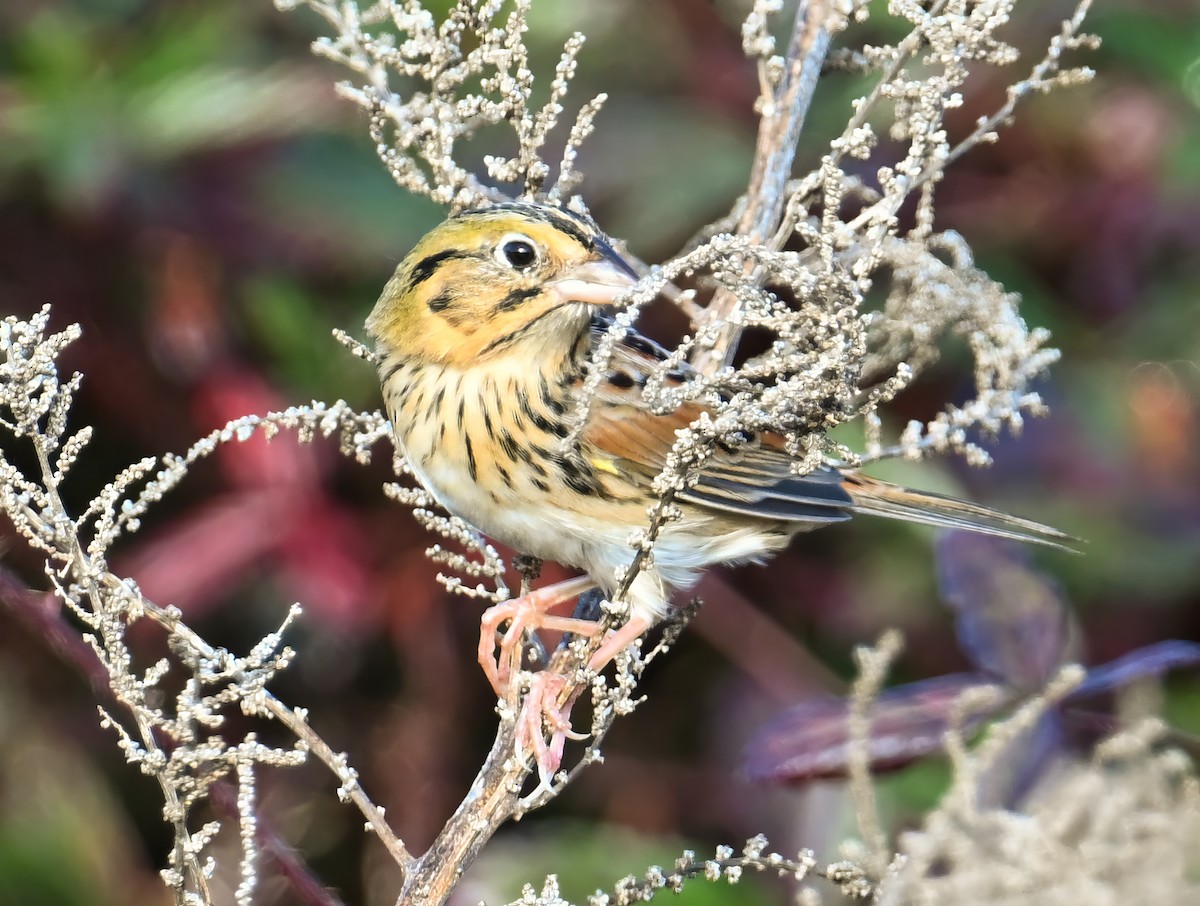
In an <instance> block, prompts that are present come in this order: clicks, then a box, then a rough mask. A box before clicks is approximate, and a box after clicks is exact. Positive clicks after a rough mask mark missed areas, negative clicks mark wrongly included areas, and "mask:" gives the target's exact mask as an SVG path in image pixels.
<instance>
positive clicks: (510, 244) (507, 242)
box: [496, 234, 538, 271]
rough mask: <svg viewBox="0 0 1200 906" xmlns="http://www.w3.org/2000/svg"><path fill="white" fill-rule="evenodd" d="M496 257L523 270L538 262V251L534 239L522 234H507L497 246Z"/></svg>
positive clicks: (501, 261) (503, 262) (502, 262)
mask: <svg viewBox="0 0 1200 906" xmlns="http://www.w3.org/2000/svg"><path fill="white" fill-rule="evenodd" d="M496 257H497V258H498V259H499V261H500V263H501V264H506V265H508V266H509V267H512V268H516V269H517V270H519V271H523V270H525V269H527V268H530V267H533V265H535V264H537V260H538V253H537V249H536V248H535V247H534V244H533V240H531V239H530V238H529V237H528V236H522V235H520V234H517V235H513V236H505V237H504V238H503V239H502V240H500V244H499V245H498V246H497V247H496Z"/></svg>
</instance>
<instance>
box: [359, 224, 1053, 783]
mask: <svg viewBox="0 0 1200 906" xmlns="http://www.w3.org/2000/svg"><path fill="white" fill-rule="evenodd" d="M637 280H638V274H637V272H636V271H635V270H634V269H633V268H632V267H631V266H630V264H629V263H628V262H627V261H625V260H624V259H623V258H622V257H621V256H620V255H619V254H618V253H617V252H616V250H615V249H614V247H613V243H612V242H611V241H610V240H609V239H608V238H607V237H606V236H605V234H604V233H603V232H602V231H601V230H600V229H599V228H598V227H597V226H596V224H595V223H594V222H593V221H592V220H591V219H590V218H588V217H586V216H584V215H582V214H580V213H577V212H574V211H572V210H569V209H566V208H562V207H556V206H551V205H546V204H539V203H530V202H511V203H501V204H494V205H491V206H488V207H482V208H477V209H474V210H468V211H464V212H461V213H458V214H454V215H452V216H451V217H449V218H448V219H447V220H445V221H444V222H442V223H441V224H440V225H439V226H437V227H435V228H434V229H433V230H431V231H430V232H429V233H428V234H426V235H425V236H424V237H423V238H422V239H421V240H420V241H419V242H418V243H417V245H416V246H415V248H413V250H412V251H411V252H410V253H409V254H408V255H407V257H405V258H404V260H403V261H401V262H400V265H399V266H398V267H397V268H396V271H395V273H394V275H393V276H392V278H391V279H390V280H389V281H388V283H387V285H386V286H385V287H384V290H383V293H382V295H381V296H380V298H379V301H378V302H377V304H376V305H375V307H374V310H373V311H372V312H371V314H370V316H369V318H368V319H367V322H366V330H367V332H368V334H369V335H370V336H371V337H372V338H373V339H374V341H375V343H376V360H377V362H378V367H379V375H380V380H381V385H382V391H383V399H384V402H385V405H386V409H387V414H388V417H389V418H390V420H391V423H392V425H393V427H394V429H395V436H396V440H397V442H398V445H399V447H400V450H401V452H402V453H403V455H404V457H405V458H406V460H407V463H408V465H409V467H410V468H411V469H412V472H413V473H414V474H415V475H416V477H417V479H418V480H419V481H420V482H421V484H422V485H423V486H424V487H425V489H426V490H428V492H429V493H430V494H432V495H433V497H434V498H436V500H437V501H438V503H440V504H441V505H442V506H443V507H445V509H447V510H448V511H450V512H451V513H453V514H455V515H457V516H459V517H461V518H462V519H464V520H465V521H466V522H468V523H470V524H471V525H472V526H474V527H475V528H477V529H478V530H479V531H480V532H482V533H483V534H485V535H487V536H489V537H491V538H492V539H494V540H496V541H499V542H501V543H503V544H505V545H508V546H509V547H511V548H513V549H515V550H517V551H520V552H521V553H524V554H527V555H530V556H533V557H537V558H539V559H542V560H551V561H555V562H558V563H560V564H563V565H565V566H569V567H574V568H576V569H578V570H580V571H581V575H580V576H579V577H578V578H574V579H570V580H567V581H565V582H561V583H558V584H556V585H551V586H548V587H545V588H539V589H535V590H533V591H532V592H530V593H529V594H528V595H525V596H524V597H521V598H517V599H514V600H512V601H508V602H505V603H503V604H500V605H497V606H495V607H493V608H491V609H490V610H489V611H488V612H487V613H486V614H485V615H484V618H483V620H482V624H481V632H480V644H479V660H480V663H481V665H482V666H483V668H484V671H485V673H486V674H487V676H488V678H489V680H490V681H491V683H492V685H493V687H494V688H495V690H496V692H497V694H498V695H500V696H502V697H503V696H505V695H508V694H509V692H510V691H511V685H512V678H513V676H514V674H515V672H516V669H517V666H518V664H519V658H520V649H521V643H522V641H523V639H524V637H525V633H526V631H529V630H535V629H538V628H549V629H558V630H564V631H570V632H574V633H580V634H585V635H593V634H595V633H596V632H597V624H596V623H594V622H592V621H588V620H580V619H574V618H571V617H563V616H556V615H554V614H552V613H551V610H552V609H553V608H554V607H556V606H558V605H559V604H562V603H565V602H566V601H568V600H570V599H572V598H574V597H577V596H578V595H579V594H581V593H582V592H584V591H586V590H588V589H591V588H594V587H598V588H599V589H600V590H601V592H603V593H604V594H605V595H606V596H611V595H612V594H614V593H615V591H616V590H617V580H616V577H617V575H618V574H619V573H620V571H621V570H622V569H623V568H624V567H626V566H628V564H629V563H630V561H631V559H632V557H633V551H632V549H631V546H630V542H629V539H630V535H631V533H632V532H634V531H635V530H637V529H644V528H645V527H646V526H647V523H648V516H647V511H648V508H650V507H651V506H652V505H654V504H655V503H656V500H657V495H656V492H655V490H654V479H655V478H656V476H658V475H659V474H660V473H661V472H662V471H663V469H664V467H665V466H666V463H667V457H668V454H669V453H670V452H671V449H672V446H673V445H674V444H675V441H676V439H677V432H678V431H679V430H680V429H683V428H686V427H688V426H689V425H691V424H692V423H693V422H694V421H695V420H696V419H697V418H699V417H701V416H702V415H703V414H704V412H705V411H706V409H707V407H706V405H705V404H704V403H702V402H696V401H690V402H686V403H684V404H683V405H680V406H679V407H678V408H676V409H675V410H674V411H670V412H666V413H663V412H661V411H655V410H654V409H653V408H652V407H651V405H650V404H649V402H648V401H647V400H646V399H645V394H644V390H645V388H646V385H647V382H648V380H649V379H650V377H651V375H652V374H653V373H654V372H656V371H661V370H662V369H664V367H665V366H664V364H663V362H664V359H666V357H667V353H666V352H665V351H664V350H663V349H662V348H661V347H659V346H658V345H657V344H656V343H654V342H653V341H651V340H649V339H647V338H646V337H644V336H642V335H640V334H639V333H637V332H635V331H633V330H629V331H627V332H626V333H625V334H624V336H623V337H622V338H621V339H620V340H619V341H618V343H617V345H616V347H615V350H614V352H613V354H612V356H611V357H609V359H608V361H607V362H606V363H605V365H604V368H605V371H604V374H603V376H602V379H601V380H600V383H599V389H598V390H597V391H596V393H595V396H594V397H593V398H592V399H591V400H590V403H589V404H588V406H587V407H586V422H585V423H584V425H583V427H582V430H581V432H579V433H578V435H577V436H578V443H577V448H576V449H575V450H565V449H564V443H563V441H564V439H565V438H567V437H568V436H569V435H570V434H571V433H572V428H573V426H574V420H575V419H576V418H578V417H581V413H582V411H583V407H582V404H581V399H582V396H583V392H584V385H585V382H586V381H587V380H588V377H589V374H590V371H591V369H592V368H593V367H595V366H594V365H593V362H592V355H593V351H594V350H595V348H596V345H597V343H598V342H599V341H600V338H601V337H603V336H604V335H605V334H606V333H607V332H608V331H609V330H610V327H611V324H612V321H611V318H610V317H609V315H608V312H609V311H610V310H611V307H612V305H613V303H614V302H617V301H618V300H619V299H620V297H621V296H622V295H623V294H625V293H627V292H628V291H629V290H630V288H631V287H632V286H633V285H634V284H635V283H636V282H637ZM691 376H692V375H691V374H690V373H689V372H688V371H687V368H686V366H683V367H679V368H675V369H673V370H667V371H666V372H665V374H664V375H663V380H664V381H665V382H666V383H667V384H668V385H670V384H677V385H682V384H683V383H684V382H685V381H687V380H688V379H689V378H690V377H691ZM745 440H746V442H745V443H744V444H738V445H737V446H728V447H719V448H716V449H714V450H713V452H712V455H711V456H709V458H708V459H707V460H706V462H705V464H704V466H703V469H702V471H701V472H700V474H699V476H698V478H697V479H696V481H695V483H694V485H692V486H690V487H687V488H685V489H683V490H681V491H679V492H678V493H677V494H676V495H675V498H674V501H673V502H674V504H675V505H676V506H677V507H678V508H679V512H680V518H678V519H677V520H674V521H671V522H668V523H666V524H665V525H664V526H663V527H662V529H661V531H660V533H659V535H658V538H657V540H656V542H655V544H654V556H653V562H652V565H648V566H644V567H643V568H642V569H641V570H640V571H639V572H638V574H637V576H636V578H635V579H634V580H633V582H632V584H631V585H630V587H629V589H628V593H627V595H626V596H625V600H626V603H627V604H628V606H629V616H628V620H627V622H626V623H625V624H624V625H623V626H622V627H620V628H619V629H617V630H615V631H613V632H612V633H611V634H610V635H609V637H608V638H606V639H605V640H603V642H602V643H601V645H600V648H599V650H598V651H597V652H596V654H595V655H594V656H593V657H592V659H591V662H590V666H591V667H592V668H593V669H597V670H598V669H602V668H603V666H604V665H605V664H607V663H608V662H609V661H611V660H612V658H614V657H615V656H616V655H617V654H618V653H620V652H621V651H622V650H623V649H624V648H625V647H626V646H628V645H629V644H631V643H632V642H633V641H634V640H636V639H637V638H638V637H639V636H641V635H642V634H643V633H644V632H645V631H646V630H647V629H649V628H650V627H652V626H653V625H654V624H656V623H658V622H659V621H661V620H662V619H663V618H665V617H666V616H667V615H668V614H669V613H670V612H671V603H670V602H671V592H672V590H673V589H682V588H687V587H689V586H691V585H692V584H694V582H695V581H696V579H697V578H698V576H699V574H700V572H701V571H702V570H703V569H704V568H706V567H708V566H711V565H713V564H719V563H742V562H747V561H761V560H762V559H764V558H765V557H766V556H768V555H769V554H771V553H772V552H775V551H778V550H780V549H781V548H783V547H785V546H786V545H787V544H788V543H789V541H790V540H791V538H792V536H793V535H796V534H800V533H802V532H807V531H810V530H812V529H816V528H820V527H822V526H825V525H829V524H832V523H836V522H844V521H846V520H848V519H850V518H851V517H852V516H855V515H859V514H864V515H872V516H883V517H887V518H892V519H900V520H905V521H909V522H918V523H926V524H931V525H935V526H944V527H952V528H963V529H969V530H972V531H976V532H983V533H986V534H991V535H999V536H1002V537H1007V538H1017V539H1021V540H1025V541H1033V542H1038V543H1045V544H1051V545H1063V544H1065V543H1066V542H1068V541H1070V540H1071V539H1070V538H1069V536H1067V535H1065V534H1063V533H1061V532H1059V531H1057V530H1055V529H1053V528H1050V527H1047V526H1044V525H1040V524H1038V523H1036V522H1032V521H1029V520H1026V519H1021V518H1018V517H1015V516H1010V515H1007V514H1005V513H1002V512H1000V511H997V510H993V509H990V508H987V507H983V506H979V505H976V504H973V503H969V502H966V501H963V500H958V499H955V498H951V497H945V496H941V495H938V494H932V493H927V492H921V491H913V490H909V489H907V488H903V487H900V486H897V485H894V484H890V483H888V482H885V481H881V480H879V479H876V478H871V477H868V476H867V475H864V474H862V473H861V472H859V471H856V470H849V469H838V468H834V467H832V466H823V467H821V468H818V469H816V470H815V471H812V472H810V473H808V474H805V475H799V474H796V472H795V470H794V468H793V457H792V456H791V455H790V454H789V453H788V452H787V450H786V449H785V446H784V440H783V437H782V436H778V435H774V434H770V433H764V434H761V435H759V436H747V437H746V438H745ZM505 627H507V628H506V629H505V631H504V632H503V636H502V639H501V642H500V653H499V655H497V654H496V639H497V632H498V630H501V629H503V628H505ZM536 679H537V680H538V681H537V682H535V683H534V687H535V688H534V690H533V691H531V692H530V693H529V694H528V695H527V696H526V701H525V705H524V707H523V710H522V717H521V718H520V719H521V720H522V721H523V723H522V728H523V729H522V733H521V736H522V738H523V739H525V741H526V742H527V743H528V744H530V745H532V746H533V748H535V749H537V752H538V765H539V769H541V770H542V772H543V777H545V776H546V772H547V771H549V773H553V769H555V768H556V767H557V760H558V759H559V758H560V757H561V750H562V744H563V738H564V736H565V735H567V733H568V731H569V721H568V719H567V717H566V713H565V712H564V711H563V709H562V708H561V707H559V706H558V705H557V704H556V703H555V702H556V697H557V695H558V693H559V692H560V691H561V688H562V682H560V681H556V680H555V678H554V677H546V676H543V677H536ZM539 696H540V697H541V699H542V701H540V702H537V701H534V702H531V701H530V699H532V698H537V697H539ZM543 721H544V722H545V724H546V725H547V726H548V727H549V729H550V730H551V734H552V743H551V744H550V746H549V747H547V745H546V744H545V740H544V734H543V728H542V724H543Z"/></svg>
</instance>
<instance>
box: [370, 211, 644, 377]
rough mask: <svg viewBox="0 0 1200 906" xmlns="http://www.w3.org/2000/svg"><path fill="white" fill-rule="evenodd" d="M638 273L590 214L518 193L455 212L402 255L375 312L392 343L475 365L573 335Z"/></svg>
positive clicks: (383, 336) (403, 350)
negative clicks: (518, 197)
mask: <svg viewBox="0 0 1200 906" xmlns="http://www.w3.org/2000/svg"><path fill="white" fill-rule="evenodd" d="M635 280H636V274H635V273H634V272H633V271H632V270H631V269H630V267H629V265H628V264H626V263H625V262H624V261H623V260H622V259H621V258H620V256H618V255H617V254H616V253H615V252H614V251H613V249H612V247H611V246H610V245H609V244H608V242H607V240H606V239H605V238H604V235H603V234H602V233H601V232H600V231H599V230H598V229H597V228H596V226H595V224H593V223H592V222H591V221H590V220H588V219H586V218H584V217H582V216H580V215H578V214H575V213H573V212H570V211H567V210H565V209H562V208H555V207H550V206H547V205H539V204H525V203H511V204H500V205H495V206H493V207H489V208H480V209H476V210H471V211H466V212H463V213H461V214H457V215H454V216H452V217H450V218H449V219H447V220H446V221H444V222H443V223H442V224H440V225H439V226H437V227H435V228H434V229H433V230H432V231H430V232H429V233H428V234H427V235H426V236H425V237H424V238H422V239H421V241H420V242H418V243H417V245H416V247H415V248H414V249H413V250H412V251H411V252H410V253H409V254H408V256H407V257H406V258H405V259H404V260H403V261H402V262H400V265H399V267H397V269H396V272H395V274H394V275H393V276H392V279H391V280H390V281H388V284H387V286H386V287H385V288H384V290H383V294H382V295H381V296H380V298H379V301H378V302H377V303H376V305H375V308H374V310H373V311H372V312H371V315H370V317H369V318H368V319H367V331H368V333H370V334H371V335H372V336H373V337H374V338H375V340H376V341H377V342H378V344H379V347H380V350H381V351H382V352H384V353H390V354H400V355H403V356H405V357H406V358H414V359H418V360H421V361H427V362H430V363H438V364H442V365H449V366H452V367H460V368H461V367H467V366H469V365H471V364H473V363H478V362H480V361H482V360H485V359H488V358H491V357H494V356H500V355H514V354H517V355H533V356H537V355H538V354H539V353H541V352H543V351H544V350H545V349H546V347H547V346H550V345H562V344H564V343H571V342H574V340H575V339H576V338H577V337H578V336H579V334H580V332H581V331H583V330H584V329H585V327H586V324H587V321H588V319H589V317H590V315H591V308H592V307H593V306H597V305H606V304H608V303H610V302H612V301H613V300H614V299H615V298H616V297H617V296H618V295H619V294H620V293H621V292H622V291H623V290H625V289H627V288H628V287H629V286H631V285H632V283H633V282H634V281H635Z"/></svg>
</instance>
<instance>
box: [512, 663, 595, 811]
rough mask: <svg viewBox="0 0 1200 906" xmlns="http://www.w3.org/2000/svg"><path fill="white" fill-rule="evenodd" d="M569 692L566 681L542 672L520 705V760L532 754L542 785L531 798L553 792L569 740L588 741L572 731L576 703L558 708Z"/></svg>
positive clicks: (535, 677)
mask: <svg viewBox="0 0 1200 906" xmlns="http://www.w3.org/2000/svg"><path fill="white" fill-rule="evenodd" d="M566 688H567V679H566V677H564V676H562V675H561V674H558V673H553V672H551V671H549V670H540V671H538V672H537V673H534V674H531V675H530V680H529V691H528V692H526V693H525V696H524V699H523V700H522V702H521V711H520V713H519V714H518V715H517V723H516V747H517V756H518V757H519V758H524V757H525V756H526V755H527V754H528V753H530V752H532V753H533V756H534V764H535V765H536V767H537V772H538V781H539V782H538V785H537V788H536V789H534V791H533V793H532V794H531V795H532V796H536V795H538V794H539V793H540V792H542V791H545V792H552V790H553V787H552V786H551V782H552V780H553V779H554V775H555V774H556V773H558V769H559V767H560V766H561V764H562V757H563V749H564V748H565V746H566V742H567V740H568V739H571V740H576V741H578V740H583V739H587V734H584V733H576V732H574V731H573V730H572V729H571V705H572V703H573V700H568V701H567V702H566V703H565V704H563V705H560V704H559V699H560V698H561V697H562V693H563V691H564V690H565V689H566ZM547 733H548V734H549V740H547V738H546V737H547Z"/></svg>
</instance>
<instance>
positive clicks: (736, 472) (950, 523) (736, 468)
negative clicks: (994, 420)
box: [583, 321, 1075, 549]
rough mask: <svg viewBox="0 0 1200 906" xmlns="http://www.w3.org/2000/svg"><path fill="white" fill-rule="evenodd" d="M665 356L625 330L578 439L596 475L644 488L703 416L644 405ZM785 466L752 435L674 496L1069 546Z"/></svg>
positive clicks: (951, 506)
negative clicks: (612, 475) (609, 474)
mask: <svg viewBox="0 0 1200 906" xmlns="http://www.w3.org/2000/svg"><path fill="white" fill-rule="evenodd" d="M606 329H607V322H604V321H597V322H596V323H595V324H594V325H593V330H594V331H597V332H599V331H602V330H606ZM666 357H667V353H666V352H665V351H664V350H663V349H661V348H660V347H659V346H657V344H655V343H653V342H652V341H650V340H647V339H646V338H645V337H642V336H641V335H639V334H634V333H631V334H629V335H628V336H627V337H626V338H625V339H624V340H623V341H622V342H621V343H620V344H618V346H617V347H616V350H615V353H614V355H613V357H612V360H611V362H610V363H609V367H608V370H607V373H606V379H605V380H604V381H603V382H601V384H600V389H599V391H598V392H597V394H596V398H595V400H594V401H593V403H592V408H591V412H590V415H589V419H588V424H587V426H586V428H585V429H584V433H583V439H584V442H585V443H586V444H588V445H590V446H591V448H592V450H593V451H594V455H595V457H596V459H597V464H598V465H599V467H600V468H601V469H607V470H610V471H616V472H617V473H618V474H621V475H622V477H624V478H626V479H627V480H629V481H632V482H633V483H634V484H636V485H638V486H640V487H642V488H644V489H648V488H649V486H650V483H651V482H652V481H653V480H654V478H655V476H657V475H658V474H659V473H660V472H661V471H662V470H663V468H664V466H665V465H666V461H667V454H668V453H669V452H670V451H671V448H672V446H673V445H674V444H675V440H676V432H677V431H679V430H680V429H681V428H686V427H687V426H688V425H690V424H691V423H692V422H694V421H695V420H696V419H697V418H699V417H700V416H701V415H702V414H703V413H704V411H705V410H706V407H705V406H704V405H702V404H700V403H696V402H688V403H684V404H683V405H682V406H680V407H679V408H678V409H676V410H675V411H673V412H670V413H666V414H663V415H659V414H656V413H654V412H653V411H651V410H650V408H649V407H648V406H647V405H646V403H645V401H644V400H643V399H642V390H643V388H644V387H645V385H646V381H647V379H648V378H649V376H650V374H651V373H652V372H653V371H654V370H655V369H657V368H660V367H661V366H662V362H663V360H664V359H665V358H666ZM689 376H690V371H689V369H687V367H686V366H684V367H683V368H681V369H680V370H678V371H677V372H675V373H674V375H672V374H671V373H670V372H668V374H667V380H668V381H670V380H675V381H677V382H680V383H681V382H682V381H684V380H686V379H687V378H688V377H689ZM792 462H793V460H792V457H791V456H790V454H788V452H787V451H786V450H785V449H784V447H783V438H782V437H780V436H778V435H775V434H769V433H768V434H764V435H762V436H761V437H756V438H750V439H749V442H748V443H747V444H746V445H744V446H738V447H731V448H728V449H725V448H721V447H718V448H717V449H716V450H714V451H713V453H712V456H711V457H710V458H709V459H708V461H707V462H706V463H705V465H704V468H703V470H702V471H701V473H700V476H699V478H698V480H697V482H696V484H695V485H694V486H693V487H690V488H687V489H685V490H683V491H680V492H679V493H678V494H677V495H676V499H677V500H679V501H681V502H685V503H691V504H693V505H696V506H699V507H701V508H704V509H708V510H713V511H718V512H722V513H727V514H731V515H734V516H744V517H750V518H755V519H768V520H778V521H780V522H794V523H809V524H816V523H826V522H840V521H842V520H845V519H849V518H850V517H851V515H853V514H855V513H863V514H869V515H873V516H883V517H885V518H888V519H899V520H902V521H905V522H919V523H923V524H926V525H934V526H938V527H941V528H957V529H966V530H968V531H973V532H980V533H982V534H986V535H996V536H998V537H1001V538H1012V539H1015V540H1019V541H1028V542H1033V543H1036V544H1045V545H1048V546H1051V547H1062V548H1068V549H1070V546H1071V542H1073V541H1074V540H1075V539H1073V538H1072V537H1071V536H1070V535H1066V534H1064V533H1063V532H1060V531H1058V530H1057V529H1054V528H1051V527H1050V526H1046V525H1042V524H1040V523H1037V522H1033V521H1032V520H1029V519H1022V518H1020V517H1018V516H1011V515H1009V514H1008V513H1004V512H1002V511H1000V510H995V509H992V508H991V507H986V506H981V505H979V504H975V503H970V502H969V501H965V500H958V499H956V498H953V497H946V496H943V495H941V494H933V493H929V492H926V491H913V490H909V489H908V488H904V487H900V486H899V485H894V484H891V483H889V482H886V481H881V480H880V479H878V478H871V477H869V476H866V475H863V474H861V473H858V472H854V471H846V472H842V471H839V470H837V469H833V468H829V467H821V468H819V469H816V470H815V471H813V472H810V473H809V474H807V475H797V474H795V473H794V472H793V471H792Z"/></svg>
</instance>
